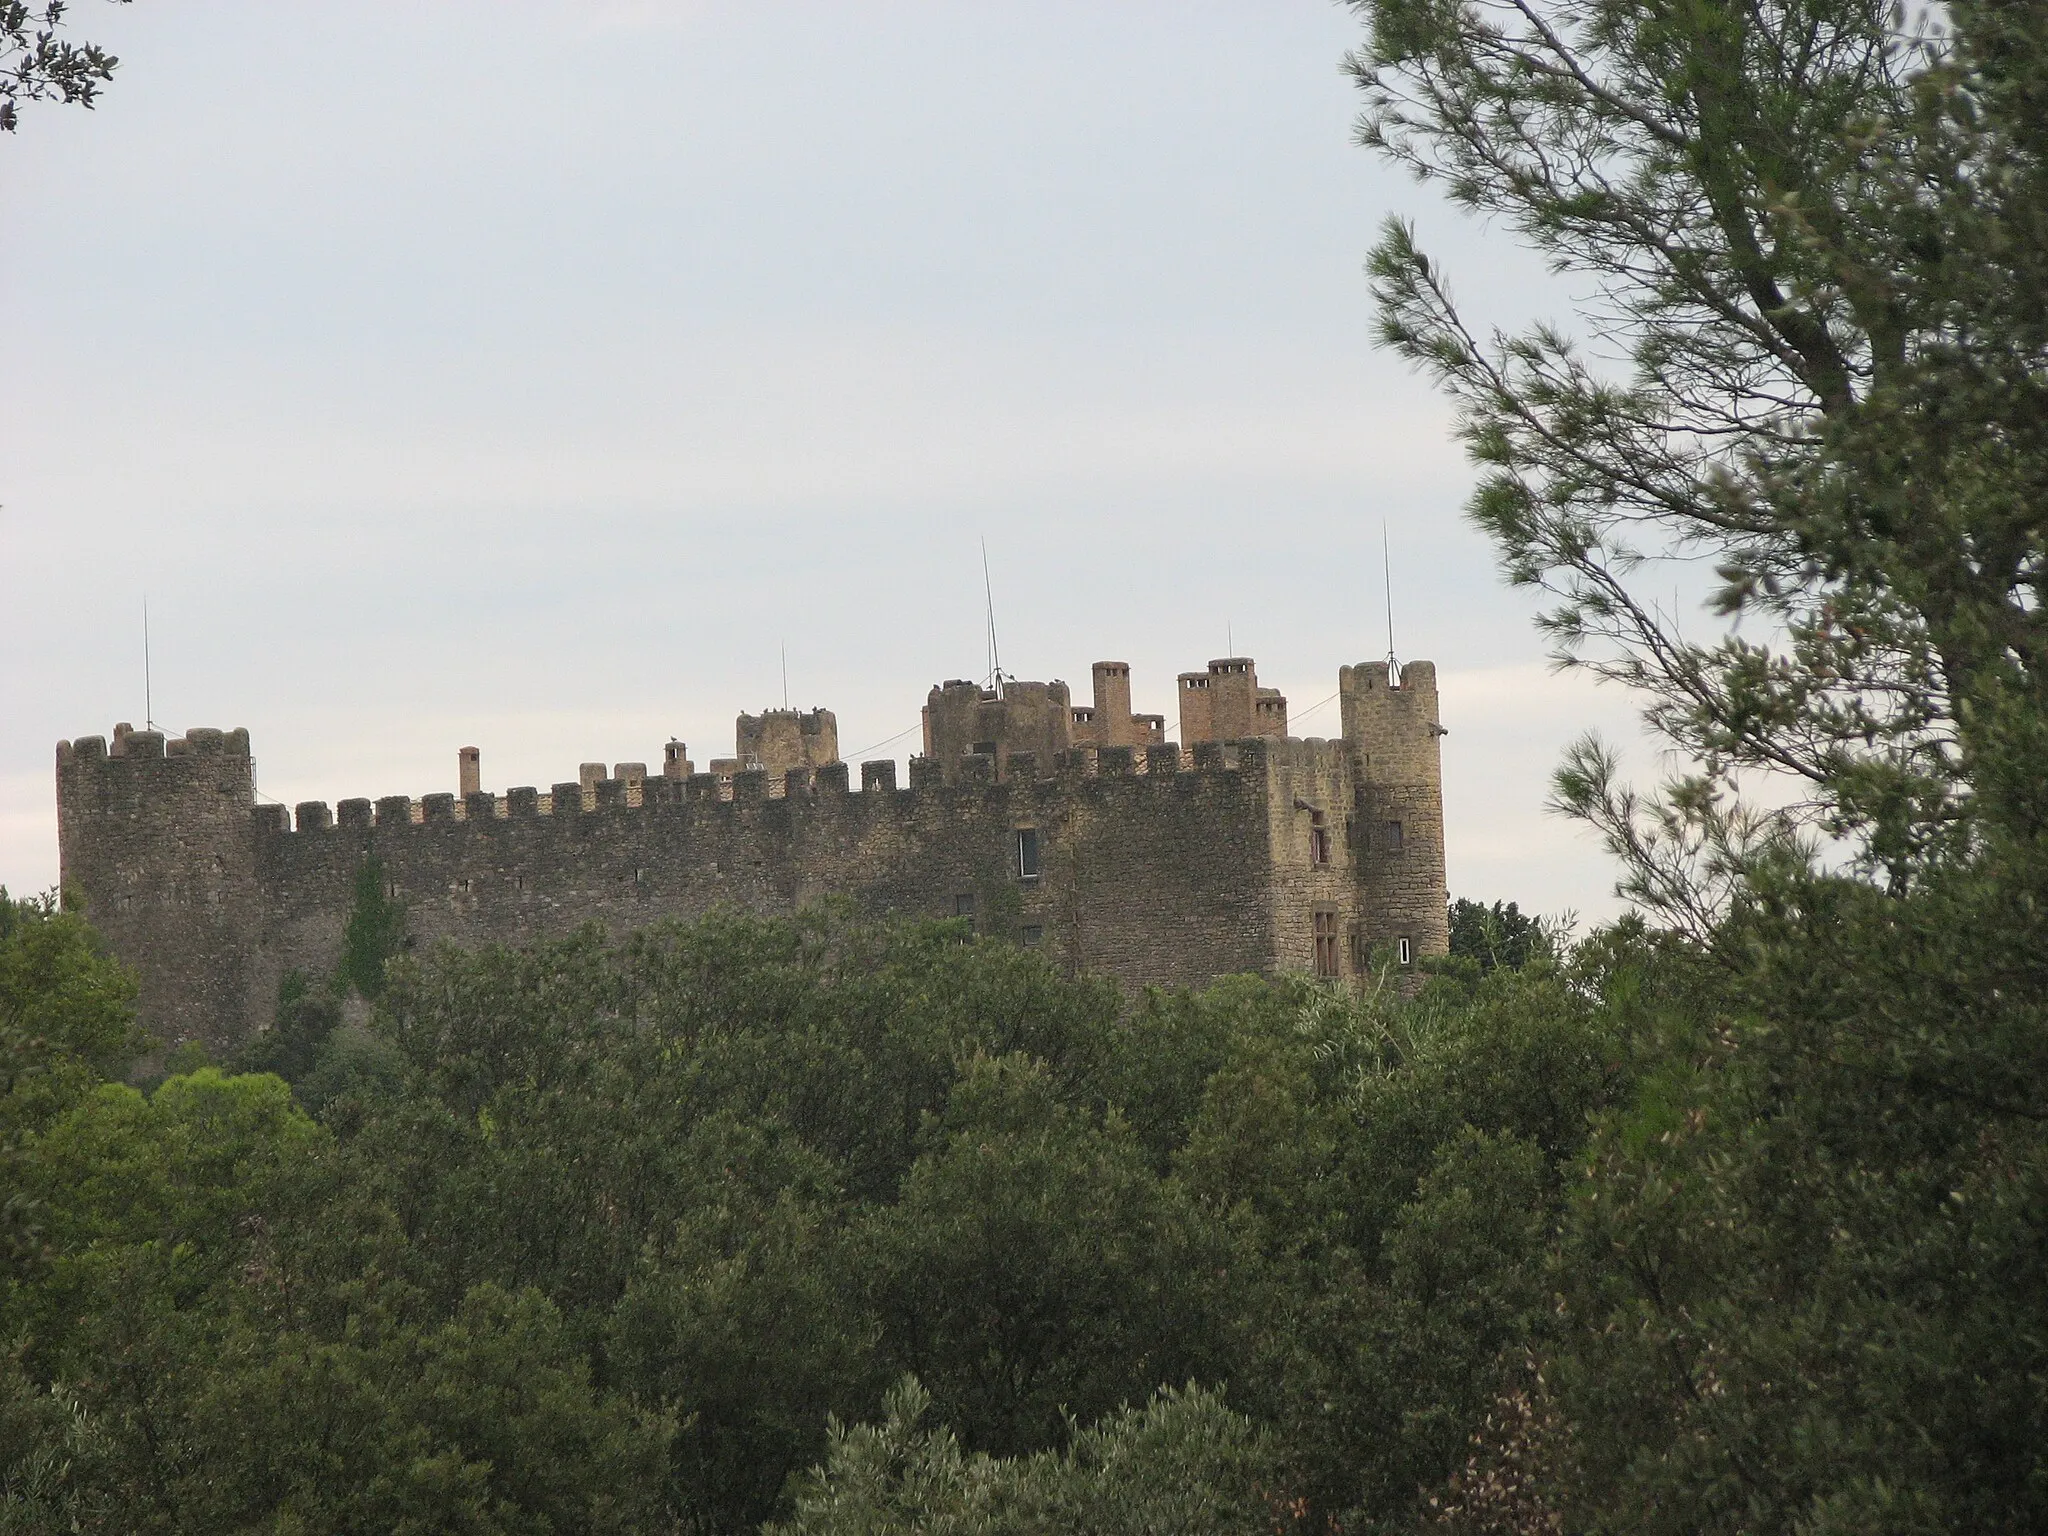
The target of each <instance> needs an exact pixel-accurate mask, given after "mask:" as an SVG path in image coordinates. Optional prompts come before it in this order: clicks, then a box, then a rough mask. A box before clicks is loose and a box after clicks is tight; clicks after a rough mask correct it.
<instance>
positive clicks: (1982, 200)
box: [1348, 0, 2048, 932]
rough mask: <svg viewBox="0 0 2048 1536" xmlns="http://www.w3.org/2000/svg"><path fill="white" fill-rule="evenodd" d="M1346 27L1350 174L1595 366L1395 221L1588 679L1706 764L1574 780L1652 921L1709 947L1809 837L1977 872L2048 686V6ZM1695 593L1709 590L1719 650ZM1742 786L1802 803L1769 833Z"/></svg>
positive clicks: (1437, 335)
mask: <svg viewBox="0 0 2048 1536" xmlns="http://www.w3.org/2000/svg"><path fill="white" fill-rule="evenodd" d="M1353 4H1354V8H1355V9H1356V10H1358V11H1359V12H1360V13H1361V14H1362V16H1363V18H1364V19H1365V20H1366V22H1367V24H1368V40H1367V42H1366V43H1365V45H1364V46H1363V47H1361V48H1360V49H1358V50H1357V51H1356V52H1355V53H1354V54H1353V55H1352V56H1351V58H1350V59H1349V60H1348V65H1349V68H1350V70H1351V71H1352V73H1353V74H1354V75H1355V77H1356V79H1357V80H1358V82H1359V84H1360V86H1361V88H1362V90H1363V92H1364V94H1365V98H1366V108H1365V111H1364V113H1363V116H1362V117H1361V119H1360V124H1359V134H1360V138H1361V140H1362V141H1363V142H1364V143H1365V144H1367V145H1368V146H1370V147H1373V148H1375V149H1377V150H1378V151H1379V152H1380V153H1381V154H1382V155H1384V156H1386V157H1387V158H1389V159H1390V160H1392V161H1394V162H1395V163H1398V164H1400V165H1403V166H1406V167H1408V168H1410V169H1411V170H1413V171H1414V172H1416V173H1417V174H1418V175H1420V176H1422V177H1424V178H1428V179H1432V180H1435V181H1438V182H1439V183H1440V184H1441V185H1443V186H1444V187H1445V188H1446V189H1447V190H1448V192H1449V194H1450V196H1451V198H1452V199H1453V200H1454V201H1455V202H1456V203H1458V204H1460V205H1462V206H1464V207H1465V208H1467V209H1469V210H1471V211H1473V212H1475V213H1477V214H1479V215H1481V216H1484V217H1487V218H1489V219H1492V220H1495V221H1498V222H1499V223H1501V224H1503V225H1505V226H1506V227H1508V228H1509V229H1511V230H1513V231H1514V232H1515V233H1516V234H1517V235H1518V236H1520V237H1521V238H1522V239H1523V240H1524V241H1525V242H1527V243H1528V244H1529V245H1531V246H1532V247H1533V248H1534V249H1535V250H1537V251H1538V252H1540V253H1541V254H1542V255H1543V256H1544V258H1545V259H1546V260H1547V261H1548V263H1549V264H1550V265H1551V267H1552V268H1553V269H1554V270H1555V271H1557V272H1558V273H1559V274H1561V275H1562V276H1563V277H1564V278H1565V280H1566V281H1567V282H1569V283H1571V284H1573V285H1574V286H1575V288H1576V290H1577V291H1578V292H1580V293H1582V294H1583V295H1585V297H1584V298H1583V299H1582V300H1581V301H1580V313H1579V315H1578V321H1579V324H1580V326H1581V327H1582V328H1583V329H1584V331H1586V332H1587V333H1588V334H1593V335H1597V336H1598V337H1599V342H1598V345H1597V347H1595V348H1590V349H1589V347H1588V346H1586V345H1585V344H1582V343H1581V342H1580V341H1578V340H1575V339H1574V337H1573V336H1572V335H1571V334H1568V333H1567V331H1565V330H1564V329H1561V328H1558V327H1553V326H1549V325H1538V326H1534V327H1532V328H1530V329H1528V330H1526V331H1523V332H1521V333H1519V334H1506V333H1502V332H1499V331H1493V332H1490V333H1489V332H1486V331H1484V329H1483V328H1482V327H1480V326H1477V325H1475V323H1473V322H1472V321H1470V320H1468V318H1467V317H1466V315H1465V314H1464V313H1462V312H1461V311H1460V309H1459V307H1458V305H1457V304H1456V302H1455V300H1454V298H1453V295H1452V290H1451V287H1450V284H1449V281H1448V279H1447V277H1446V275H1445V273H1444V271H1443V270H1442V268H1441V267H1440V266H1439V265H1438V264H1437V263H1435V262H1433V261H1432V260H1431V259H1430V258H1429V256H1428V255H1427V254H1426V253H1425V252H1424V251H1423V250H1422V249H1421V248H1420V246H1419V245H1418V243H1417V241H1416V239H1415V237H1414V234H1413V231H1412V229H1411V228H1410V227H1408V226H1406V225H1403V224H1400V223H1398V222H1395V223H1390V224H1389V225H1388V226H1387V228H1386V229H1385V231H1384V232H1383V235H1382V238H1381V240H1380V242H1379V244H1378V246H1377V247H1376V248H1375V250H1374V252H1373V254H1372V258H1371V267H1370V270H1371V274H1372V277H1373V280H1374V287H1375V293H1376V297H1377V299H1378V302H1379V306H1380V323H1381V330H1382V334H1383V337H1384V339H1385V341H1386V342H1387V343H1388V344H1389V345H1390V346H1392V347H1393V348H1394V349H1396V350H1397V351H1398V352H1400V353H1401V354H1403V355H1405V356H1406V357H1408V358H1409V359H1411V360H1412V361H1413V362H1414V363H1416V364H1417V365H1418V366H1420V367H1421V368H1422V369H1423V370H1424V371H1425V372H1427V373H1428V374H1430V375H1432V376H1433V377H1434V378H1435V379H1436V380H1437V382H1438V383H1439V384H1440V385H1441V386H1442V387H1443V388H1444V389H1445V390H1446V391H1447V392H1448V393H1449V394H1450V396H1451V397H1452V399H1453V400H1454V401H1455V404H1456V406H1457V409H1458V412H1459V423H1460V432H1461V434H1462V437H1463V440H1464V442H1465V445H1466V448H1467V450H1468V452H1469V454H1470V456H1471V457H1472V458H1473V460H1474V461H1475V462H1476V463H1477V464H1478V465H1479V466H1480V467H1481V468H1482V471H1483V474H1482V478H1481V481H1480V483H1479V485H1478V487H1477V489H1476V490H1475V492H1474V495H1473V498H1472V501H1471V504H1470V510H1471V513H1472V515H1473V516H1474V518H1475V519H1476V520H1477V522H1478V523H1479V524H1480V526H1481V527H1482V528H1483V529H1484V530H1485V531H1486V532H1487V533H1488V534H1489V535H1490V536H1491V538H1492V539H1493V541H1494V543H1495V545H1496V548H1497V550H1498V552H1499V555H1500V558H1501V560H1502V563H1503V566H1504V569H1505V571H1506V573H1507V574H1508V576H1509V578H1510V579H1511V580H1513V581H1515V582H1517V583H1521V584H1525V585H1531V586H1535V587H1537V588H1540V589H1542V590H1544V591H1545V592H1546V593H1548V594H1549V595H1550V596H1551V598H1552V599H1553V601H1552V602H1551V604H1550V605H1549V607H1548V609H1547V612H1546V614H1545V616H1544V618H1543V621H1542V622H1543V625H1544V627H1545V629H1546V631H1547V633H1548V634H1549V636H1550V637H1551V639H1552V640H1553V642H1554V644H1555V646H1556V650H1557V654H1558V657H1559V659H1560V661H1561V662H1564V663H1565V664H1569V665H1578V666H1582V667H1586V668H1589V669H1591V670H1592V671H1593V672H1595V673H1596V674H1598V675H1600V676H1602V677H1604V678H1609V679H1615V680H1619V681H1620V682H1622V683H1624V684H1626V685H1629V686H1631V687H1633V688H1636V689H1639V690H1642V691H1643V692H1644V693H1645V694H1646V696H1647V700H1648V703H1647V709H1646V714H1647V717H1648V722H1649V724H1650V725H1651V726H1652V728H1653V729H1654V730H1656V731H1657V732H1659V733H1660V734H1661V735H1662V736H1663V737H1665V738H1666V739H1667V740H1668V741H1670V742H1671V743H1673V744H1674V745H1676V746H1677V747H1678V748H1679V749H1680V750H1681V752H1682V753H1683V754H1684V755H1685V756H1686V757H1687V759H1688V760H1689V766H1688V767H1687V768H1686V769H1685V770H1684V772H1683V773H1682V774H1681V776H1680V777H1678V778H1677V779H1675V780H1674V781H1673V783H1672V784H1670V785H1668V786H1666V788H1665V790H1664V791H1663V792H1662V793H1660V794H1659V795H1657V796H1655V797H1653V798H1650V799H1647V800H1642V801H1639V800H1638V799H1636V798H1635V797H1634V796H1633V795H1632V794H1630V793H1629V792H1627V791H1626V790H1624V789H1622V788H1620V787H1618V785H1617V782H1616V775H1615V763H1614V759H1613V757H1612V755H1611V754H1610V753H1609V752H1608V751H1607V750H1606V749H1605V748H1603V747H1601V746H1600V745H1598V744H1597V743H1594V742H1592V741H1590V740H1588V741H1586V742H1584V743H1581V744H1580V746H1579V747H1578V748H1576V749H1575V750H1574V753H1573V755H1572V756H1571V758H1570V759H1569V760H1568V762H1567V765H1566V767H1565V769H1564V771H1563V772H1562V773H1561V774H1560V777H1559V791H1560V794H1559V799H1560V801H1561V803H1562V804H1563V806H1564V807H1565V808H1566V809H1568V810H1571V811H1574V812H1576V813H1578V814H1581V815H1584V816H1587V817H1589V818H1590V819H1592V820H1593V821H1595V822H1596V823H1597V824H1600V825H1601V826H1602V827H1603V829H1604V830H1605V831H1606V833H1607V834H1608V836H1609V839H1610V841H1611V842H1612V843H1613V844H1614V846H1615V848H1616V851H1617V852H1619V853H1620V854H1621V855H1622V857H1623V860H1624V864H1625V868H1626V871H1627V873H1626V874H1625V877H1624V890H1625V891H1626V892H1627V893H1628V894H1630V895H1632V896H1634V897H1635V898H1636V899H1638V900H1639V901H1642V902H1644V903H1645V904H1646V905H1648V906H1650V907H1651V908H1653V909H1654V910H1657V911H1659V912H1661V913H1662V914H1663V915H1664V916H1665V917H1666V918H1667V919H1669V920H1672V921H1676V922H1679V923H1681V924H1683V925H1685V926H1687V927H1689V928H1691V929H1693V930H1694V931H1696V932H1704V931H1706V929H1707V928H1709V927H1710V926H1711V925H1712V923H1713V921H1714V919H1715V917H1716V916H1717V915H1718V914H1719V912H1721V911H1722V910H1725V906H1726V903H1727V900H1728V899H1729V898H1730V897H1731V896H1732V895H1733V894H1734V893H1735V892H1736V891H1738V890H1739V889H1740V888H1741V883H1742V880H1741V869H1742V868H1743V867H1744V865H1745V864H1746V863H1747V862H1748V861H1749V860H1751V859H1752V858H1753V857H1754V856H1755V855H1756V854H1757V853H1758V851H1759V849H1760V848H1770V847H1779V848H1785V847H1788V846H1792V845H1793V841H1794V835H1795V834H1796V833H1797V832H1798V831H1799V830H1800V829H1802V828H1817V829H1819V830H1821V831H1824V832H1826V833H1828V834H1831V835H1834V836H1837V837H1842V838H1845V839H1846V840H1847V842H1848V845H1849V846H1850V847H1851V848H1852V849H1853V850H1854V851H1855V852H1856V853H1857V854H1858V855H1860V856H1861V857H1862V858H1863V859H1864V860H1865V861H1866V866H1867V867H1869V868H1870V869H1872V870H1873V871H1875V872H1879V873H1882V874H1884V875H1885V876H1887V877H1889V879H1890V880H1891V881H1892V882H1894V883H1895V884H1897V883H1900V882H1909V881H1910V879H1911V877H1912V872H1913V870H1915V869H1916V868H1919V867H1922V866H1923V865H1924V861H1925V859H1926V858H1927V856H1928V855H1929V854H1930V852H1931V851H1932V850H1936V849H1941V848H1944V847H1946V848H1949V849H1951V850H1952V849H1954V848H1955V847H1956V846H1957V845H1958V844H1962V845H1968V844H1969V843H1970V842H1971V840H1972V837H1973V835H1974V834H1973V831H1972V824H1973V817H1974V814H1975V809H1976V806H1977V791H1978V790H1979V789H1981V788H1982V783H1981V780H1982V778H1983V773H1984V769H1983V759H1984V754H1985V753H1986V752H1987V751H1988V750H1992V749H1993V745H1994V741H1995V739H1996V738H1998V737H1999V735H2000V731H2001V727H2000V726H1999V725H1997V723H1996V721H1997V720H1998V719H2001V718H2006V717H2009V715H2010V706H2011V705H2012V704H2013V703H2014V702H2015V701H2020V700H2024V701H2026V707H2027V708H2028V709H2030V710H2032V711H2034V712H2035V713H2038V703H2039V699H2040V694H2041V690H2042V687H2043V666H2044V661H2048V649H2044V647H2048V620H2044V616H2043V613H2042V607H2041V597H2042V583H2043V580H2044V573H2043V567H2042V527H2041V525H2042V519H2043V516H2044V512H2048V494H2044V492H2048V372H2044V370H2043V367H2042V363H2043V359H2044V355H2048V348H2044V337H2048V330H2044V327H2043V325H2042V323H2041V317H2042V310H2043V304H2044V299H2043V294H2044V292H2048V284H2044V278H2048V270H2044V269H2048V254H2044V252H2048V239H2044V238H2043V236H2044V235H2048V227H2044V214H2043V212H2042V203H2041V198H2040V196H2039V193H2040V190H2041V180H2040V176H2041V171H2040V167H2041V151H2042V148H2043V140H2042V135H2041V132H2040V127H2039V125H2040V122H2041V113H2040V92H2039V88H2038V87H2036V86H2030V85H2028V83H2027V82H2028V81H2029V80H2030V79H2037V78H2038V75H2037V74H2034V75H2030V74H2029V73H2028V70H2029V69H2030V68H2035V67H2037V66H2038V62H2039V58H2040V48H2041V36H2040V34H2041V31H2042V27H2043V22H2042V20H2041V18H2040V11H2039V8H2038V7H2035V6H2013V5H1995V4H1994V5H1970V4H1963V5H1956V6H1950V7H1946V8H1942V9H1941V10H1939V11H1933V10H1925V9H1923V10H1917V11H1916V10H1911V9H1908V8H1905V7H1901V6H1895V5H1893V4H1891V3H1890V0H1353ZM2029 60H2031V63H2029V62H2028V61H2029ZM1673 562H1682V563H1691V564H1692V565H1693V566H1698V565H1702V564H1703V565H1707V566H1711V568H1712V569H1713V571H1714V572H1715V573H1716V583H1715V586H1714V588H1713V591H1712V594H1711V598H1710V601H1709V604H1708V606H1709V609H1710V612H1711V614H1712V615H1714V616H1715V622H1714V623H1713V624H1711V625H1709V626H1708V627H1707V631H1706V632H1705V633H1700V634H1688V633H1687V632H1686V631H1685V630H1684V629H1683V628H1682V627H1681V624H1680V621H1679V617H1678V615H1677V614H1676V613H1674V612H1673V611H1672V610H1671V608H1670V607H1668V606H1667V604H1666V601H1665V599H1664V597H1663V594H1669V593H1671V592H1672V586H1671V579H1672V563H1673ZM1753 770H1762V771H1765V772H1769V773H1775V774H1778V775H1783V776H1786V777H1788V778H1789V779H1790V780H1791V781H1792V782H1795V783H1798V784H1801V785H1803V786H1804V787H1805V792H1804V793H1803V794H1802V795H1799V796H1795V797H1794V799H1795V801H1796V803H1795V804H1794V805H1793V806H1792V807H1791V808H1790V809H1787V810H1778V811H1772V812H1765V811H1762V810H1759V809H1756V808H1755V807H1754V806H1753V805H1752V804H1746V803H1745V802H1744V800H1743V798H1742V796H1741V795H1740V794H1739V793H1738V792H1737V779H1738V776H1739V775H1741V774H1743V773H1744V772H1746V771H1753Z"/></svg>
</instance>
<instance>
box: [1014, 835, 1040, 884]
mask: <svg viewBox="0 0 2048 1536" xmlns="http://www.w3.org/2000/svg"><path fill="white" fill-rule="evenodd" d="M1017 878H1018V879H1019V880H1036V879H1037V878H1038V828H1036V827H1019V828H1018V829H1017Z"/></svg>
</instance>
